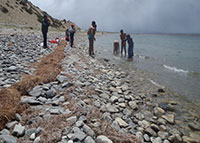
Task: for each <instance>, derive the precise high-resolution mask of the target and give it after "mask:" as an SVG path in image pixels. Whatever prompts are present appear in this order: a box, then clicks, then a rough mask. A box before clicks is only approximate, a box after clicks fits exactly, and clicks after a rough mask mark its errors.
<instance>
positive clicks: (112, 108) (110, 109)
mask: <svg viewBox="0 0 200 143" xmlns="http://www.w3.org/2000/svg"><path fill="white" fill-rule="evenodd" d="M106 109H107V111H108V112H110V113H118V112H119V110H118V109H117V107H116V106H115V105H111V104H107V105H106Z"/></svg>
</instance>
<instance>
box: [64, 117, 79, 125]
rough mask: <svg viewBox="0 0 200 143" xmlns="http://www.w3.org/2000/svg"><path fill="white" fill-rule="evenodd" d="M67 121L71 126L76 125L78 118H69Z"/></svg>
mask: <svg viewBox="0 0 200 143" xmlns="http://www.w3.org/2000/svg"><path fill="white" fill-rule="evenodd" d="M66 121H67V123H68V124H69V125H73V124H75V123H76V121H77V117H76V116H72V117H69V118H67V119H66Z"/></svg>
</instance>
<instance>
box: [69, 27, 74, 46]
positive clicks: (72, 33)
mask: <svg viewBox="0 0 200 143" xmlns="http://www.w3.org/2000/svg"><path fill="white" fill-rule="evenodd" d="M69 34H70V46H71V47H73V45H74V34H75V28H74V24H72V25H71V28H70V30H69Z"/></svg>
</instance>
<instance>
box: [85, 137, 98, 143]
mask: <svg viewBox="0 0 200 143" xmlns="http://www.w3.org/2000/svg"><path fill="white" fill-rule="evenodd" d="M84 143H96V142H95V141H94V139H93V138H92V137H90V136H87V137H86V138H85V140H84Z"/></svg>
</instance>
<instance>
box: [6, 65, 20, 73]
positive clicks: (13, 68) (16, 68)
mask: <svg viewBox="0 0 200 143" xmlns="http://www.w3.org/2000/svg"><path fill="white" fill-rule="evenodd" d="M17 70H18V67H16V66H10V67H9V68H8V69H7V72H13V71H17Z"/></svg>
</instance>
